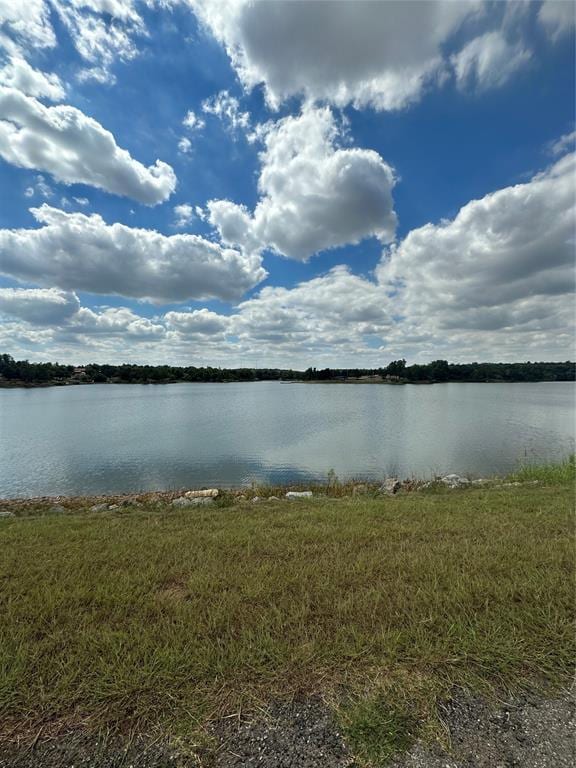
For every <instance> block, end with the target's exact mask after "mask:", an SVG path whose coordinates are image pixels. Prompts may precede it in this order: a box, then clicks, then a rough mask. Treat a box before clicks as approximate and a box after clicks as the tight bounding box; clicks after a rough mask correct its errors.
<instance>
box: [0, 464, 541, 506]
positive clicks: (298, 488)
mask: <svg viewBox="0 0 576 768" xmlns="http://www.w3.org/2000/svg"><path fill="white" fill-rule="evenodd" d="M536 483H537V481H528V482H525V483H520V482H506V481H505V479H504V478H501V477H492V478H477V479H470V478H468V477H465V476H462V475H458V474H448V475H443V476H439V477H435V478H432V479H430V480H418V479H414V478H410V479H406V480H400V479H398V478H396V477H390V478H387V479H386V480H384V482H353V481H351V482H347V483H334V484H327V485H314V484H307V485H289V486H250V487H244V488H242V487H241V488H223V489H221V488H201V489H175V490H166V491H146V492H143V493H111V494H99V495H90V496H34V497H28V498H26V497H15V498H4V499H0V517H10V516H28V515H30V514H35V513H39V512H43V513H45V514H46V513H49V514H66V513H75V512H93V513H97V512H104V511H108V510H110V511H115V510H121V509H124V510H127V509H129V508H138V507H143V506H150V505H159V504H162V505H170V506H173V507H181V508H184V507H195V506H207V505H212V504H217V505H219V506H229V505H231V504H241V503H244V502H249V503H253V504H256V503H259V502H266V501H267V502H281V501H295V500H297V499H299V498H300V499H310V498H326V497H329V498H334V499H339V498H348V497H351V496H359V495H371V496H393V495H395V494H397V493H412V492H415V491H422V490H429V489H434V488H439V489H444V488H448V489H450V490H456V489H467V488H477V487H492V488H503V487H509V486H520V485H531V484H536Z"/></svg>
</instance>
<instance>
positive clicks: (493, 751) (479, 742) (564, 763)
mask: <svg viewBox="0 0 576 768" xmlns="http://www.w3.org/2000/svg"><path fill="white" fill-rule="evenodd" d="M442 719H443V720H444V722H445V723H446V725H447V727H448V729H449V732H450V740H451V745H452V749H451V752H452V754H451V755H449V754H447V753H446V752H444V751H443V750H441V749H439V748H436V749H430V747H429V746H425V745H423V744H421V743H418V744H416V745H415V746H414V747H413V748H412V749H411V750H410V751H409V752H408V753H407V754H406V755H403V756H402V757H401V758H400V759H397V760H395V761H394V762H393V763H392V764H391V766H390V768H573V766H574V765H576V741H575V735H576V708H575V706H574V700H573V699H571V698H562V699H553V700H541V699H526V698H525V699H520V700H516V701H514V702H511V703H510V704H507V705H505V706H503V707H501V708H500V709H498V710H496V711H494V710H493V709H492V708H490V707H488V706H487V705H486V703H485V702H483V701H482V700H481V699H477V698H464V699H459V700H457V701H453V702H451V703H450V704H449V705H448V706H445V707H444V708H443V711H442Z"/></svg>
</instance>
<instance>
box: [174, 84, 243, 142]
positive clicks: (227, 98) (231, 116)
mask: <svg viewBox="0 0 576 768" xmlns="http://www.w3.org/2000/svg"><path fill="white" fill-rule="evenodd" d="M202 111H203V112H204V114H206V115H213V116H214V117H217V118H218V119H219V120H221V121H222V123H223V124H224V125H225V126H226V128H227V129H228V130H229V131H231V132H232V133H234V132H236V131H243V132H244V133H247V132H248V131H249V129H250V115H249V114H248V112H242V110H241V109H240V102H239V101H238V99H236V98H235V97H234V96H231V95H230V94H229V93H228V91H220V93H217V94H216V95H215V96H211V97H210V98H209V99H205V100H204V101H203V102H202ZM188 115H190V113H188ZM202 122H203V121H202ZM202 127H204V124H203V125H202Z"/></svg>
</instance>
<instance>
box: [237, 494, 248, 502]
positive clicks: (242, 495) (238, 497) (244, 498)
mask: <svg viewBox="0 0 576 768" xmlns="http://www.w3.org/2000/svg"><path fill="white" fill-rule="evenodd" d="M234 501H246V496H244V494H243V493H241V494H240V496H236V497H235V498H234Z"/></svg>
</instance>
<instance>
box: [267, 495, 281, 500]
mask: <svg viewBox="0 0 576 768" xmlns="http://www.w3.org/2000/svg"><path fill="white" fill-rule="evenodd" d="M268 501H280V499H279V498H278V496H268Z"/></svg>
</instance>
